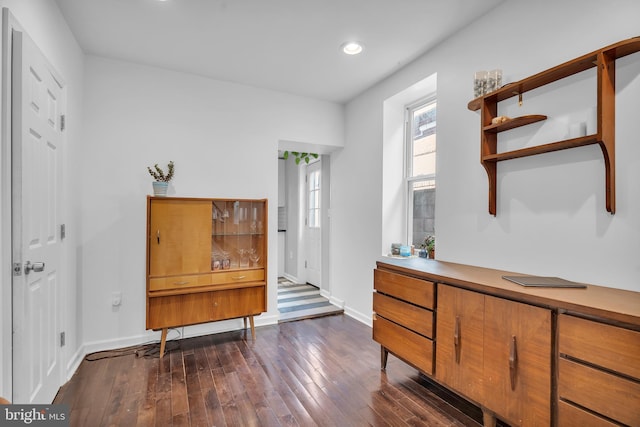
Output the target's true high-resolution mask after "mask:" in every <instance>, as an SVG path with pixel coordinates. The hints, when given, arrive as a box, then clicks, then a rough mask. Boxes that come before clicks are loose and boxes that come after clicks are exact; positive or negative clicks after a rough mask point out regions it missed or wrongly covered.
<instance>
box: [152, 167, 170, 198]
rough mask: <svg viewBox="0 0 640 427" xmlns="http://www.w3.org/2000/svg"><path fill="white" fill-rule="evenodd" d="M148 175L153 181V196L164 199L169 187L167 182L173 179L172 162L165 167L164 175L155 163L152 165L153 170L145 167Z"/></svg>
mask: <svg viewBox="0 0 640 427" xmlns="http://www.w3.org/2000/svg"><path fill="white" fill-rule="evenodd" d="M147 170H148V171H149V175H151V176H152V177H153V179H155V181H154V182H153V183H152V184H153V195H154V196H157V197H165V196H166V195H167V188H168V187H169V181H171V179H172V178H173V160H172V161H170V162H169V164H168V165H167V173H166V174H165V173H164V171H163V170H162V169H160V167H159V166H158V164H157V163H156V164H155V165H153V169H152V168H151V167H150V166H147Z"/></svg>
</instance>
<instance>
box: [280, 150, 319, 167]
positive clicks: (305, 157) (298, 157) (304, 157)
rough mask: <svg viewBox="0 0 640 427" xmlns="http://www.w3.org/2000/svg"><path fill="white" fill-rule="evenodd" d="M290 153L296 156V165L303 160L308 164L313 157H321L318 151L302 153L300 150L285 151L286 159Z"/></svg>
mask: <svg viewBox="0 0 640 427" xmlns="http://www.w3.org/2000/svg"><path fill="white" fill-rule="evenodd" d="M289 155H292V156H293V157H294V159H295V161H296V165H299V164H300V162H301V161H303V160H304V162H305V163H306V164H309V162H310V161H311V158H312V157H313V158H314V159H317V158H318V157H320V156H319V155H318V154H317V153H300V152H298V151H285V152H284V159H285V160H287V159H288V158H289Z"/></svg>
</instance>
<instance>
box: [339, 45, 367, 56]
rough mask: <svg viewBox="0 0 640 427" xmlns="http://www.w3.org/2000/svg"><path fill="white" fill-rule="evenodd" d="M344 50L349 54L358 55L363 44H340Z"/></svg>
mask: <svg viewBox="0 0 640 427" xmlns="http://www.w3.org/2000/svg"><path fill="white" fill-rule="evenodd" d="M340 48H341V49H342V51H343V52H344V53H346V54H347V55H357V54H359V53H360V52H362V49H363V48H362V44H361V43H359V42H346V43H344V44H343V45H342V46H340Z"/></svg>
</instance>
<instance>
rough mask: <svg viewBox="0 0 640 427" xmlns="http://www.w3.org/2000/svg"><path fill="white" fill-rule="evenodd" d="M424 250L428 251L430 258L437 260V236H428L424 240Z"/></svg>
mask: <svg viewBox="0 0 640 427" xmlns="http://www.w3.org/2000/svg"><path fill="white" fill-rule="evenodd" d="M422 248H424V249H426V250H427V253H428V254H429V258H431V259H435V258H436V238H435V236H427V237H425V238H424V243H423V244H422Z"/></svg>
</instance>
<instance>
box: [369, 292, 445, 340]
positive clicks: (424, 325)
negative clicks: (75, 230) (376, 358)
mask: <svg viewBox="0 0 640 427" xmlns="http://www.w3.org/2000/svg"><path fill="white" fill-rule="evenodd" d="M373 311H374V312H375V313H376V314H377V315H379V316H382V317H384V318H385V319H388V320H391V321H393V322H395V323H399V324H400V325H402V326H404V327H406V328H408V329H411V330H412V331H414V332H417V333H419V334H420V335H424V336H425V337H427V338H433V312H432V311H429V310H427V309H424V308H420V307H417V306H415V305H411V304H407V303H406V302H403V301H401V300H398V299H395V298H391V297H389V296H386V295H383V294H380V293H377V292H374V294H373Z"/></svg>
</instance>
